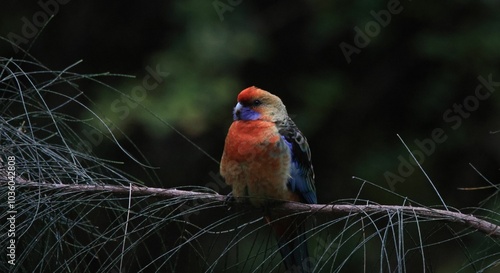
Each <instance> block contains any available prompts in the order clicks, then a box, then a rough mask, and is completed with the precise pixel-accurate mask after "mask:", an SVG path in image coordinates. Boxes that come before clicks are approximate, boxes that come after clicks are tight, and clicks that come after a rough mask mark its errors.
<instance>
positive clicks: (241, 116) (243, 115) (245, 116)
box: [233, 107, 260, 120]
mask: <svg viewBox="0 0 500 273" xmlns="http://www.w3.org/2000/svg"><path fill="white" fill-rule="evenodd" d="M237 112H238V111H237V110H236V109H235V111H234V113H233V119H234V120H257V119H259V118H260V114H259V113H257V112H255V111H254V110H252V109H250V108H249V107H242V108H241V109H240V110H239V113H238V114H237Z"/></svg>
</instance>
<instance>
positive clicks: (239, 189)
mask: <svg viewBox="0 0 500 273" xmlns="http://www.w3.org/2000/svg"><path fill="white" fill-rule="evenodd" d="M289 173H290V151H289V149H288V147H287V145H286V143H285V142H284V141H283V140H282V139H281V136H280V134H279V133H278V130H277V128H276V126H275V124H274V123H271V122H265V121H235V122H233V124H232V125H231V127H230V128H229V132H228V135H227V138H226V143H225V147H224V154H223V157H222V160H221V175H222V176H223V177H224V178H225V179H226V182H227V183H228V184H229V185H232V187H233V195H234V196H235V197H250V201H251V202H252V203H253V204H254V205H256V206H261V205H262V204H263V203H265V202H266V199H282V200H289V199H290V194H291V193H290V192H289V191H288V188H287V186H286V184H287V181H288V178H289Z"/></svg>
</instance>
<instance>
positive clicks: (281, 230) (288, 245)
mask: <svg viewBox="0 0 500 273" xmlns="http://www.w3.org/2000/svg"><path fill="white" fill-rule="evenodd" d="M266 220H267V222H268V223H269V224H270V225H271V227H272V229H273V230H274V233H275V234H276V239H277V240H278V246H279V250H280V253H281V257H282V258H283V263H284V265H285V268H286V272H293V273H309V272H312V264H311V258H310V256H309V251H308V249H307V242H306V235H305V231H306V228H305V223H304V219H302V217H287V218H284V219H280V220H276V221H272V220H271V219H270V218H269V217H266Z"/></svg>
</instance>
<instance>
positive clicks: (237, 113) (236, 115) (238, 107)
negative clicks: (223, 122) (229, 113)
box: [233, 102, 243, 120]
mask: <svg viewBox="0 0 500 273" xmlns="http://www.w3.org/2000/svg"><path fill="white" fill-rule="evenodd" d="M241 108H243V105H241V103H239V102H238V103H237V104H236V106H235V107H234V111H233V119H234V120H239V119H241V117H240V114H241Z"/></svg>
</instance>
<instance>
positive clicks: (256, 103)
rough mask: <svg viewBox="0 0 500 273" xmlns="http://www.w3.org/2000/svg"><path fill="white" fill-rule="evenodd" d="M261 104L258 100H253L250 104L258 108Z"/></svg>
mask: <svg viewBox="0 0 500 273" xmlns="http://www.w3.org/2000/svg"><path fill="white" fill-rule="evenodd" d="M261 104H262V101H260V100H254V101H253V102H252V106H259V105H261Z"/></svg>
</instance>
